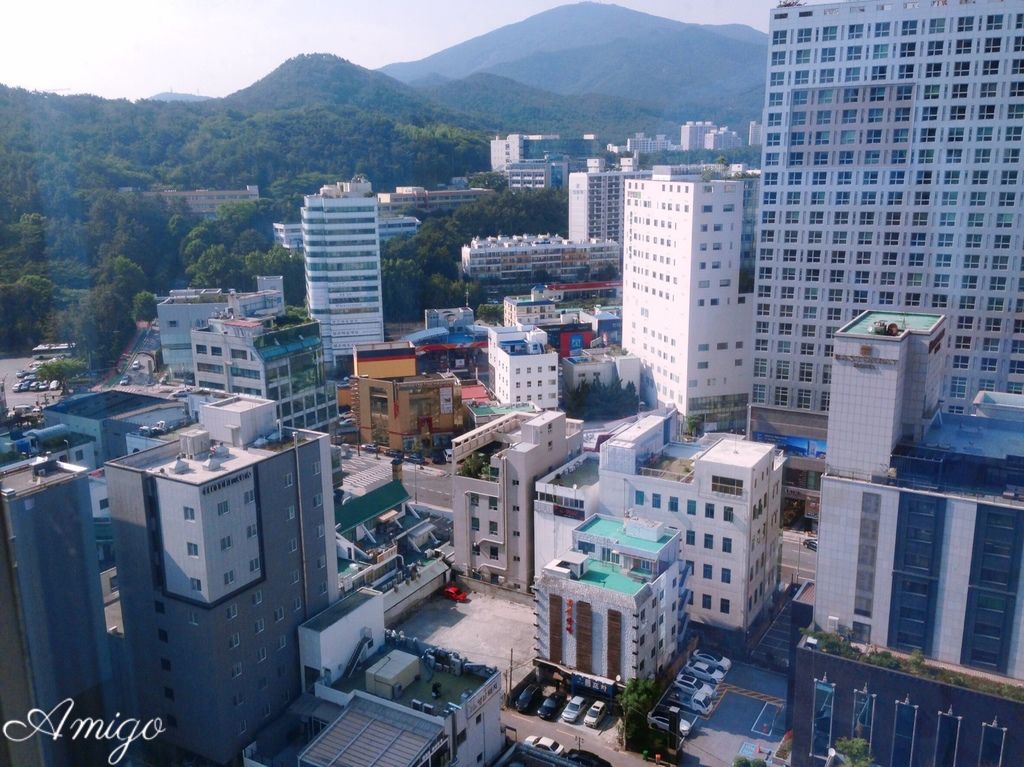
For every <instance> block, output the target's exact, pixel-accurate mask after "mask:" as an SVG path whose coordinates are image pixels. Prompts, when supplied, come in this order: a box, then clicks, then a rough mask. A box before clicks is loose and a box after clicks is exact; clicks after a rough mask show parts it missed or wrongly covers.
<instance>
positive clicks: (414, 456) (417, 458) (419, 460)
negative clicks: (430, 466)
mask: <svg viewBox="0 0 1024 767" xmlns="http://www.w3.org/2000/svg"><path fill="white" fill-rule="evenodd" d="M405 460H407V461H408V462H409V463H414V464H416V465H417V466H422V465H423V464H424V463H426V461H424V460H423V455H422V454H421V453H410V454H409V455H407V456H406V457H405Z"/></svg>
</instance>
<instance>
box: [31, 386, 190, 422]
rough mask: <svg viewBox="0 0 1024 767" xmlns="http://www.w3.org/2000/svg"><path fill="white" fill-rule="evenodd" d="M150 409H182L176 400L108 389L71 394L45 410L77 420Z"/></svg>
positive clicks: (108, 416)
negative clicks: (73, 417)
mask: <svg viewBox="0 0 1024 767" xmlns="http://www.w3.org/2000/svg"><path fill="white" fill-rule="evenodd" d="M151 407H166V408H170V407H176V408H178V409H182V408H183V405H182V403H181V402H179V401H178V400H174V399H167V398H166V397H151V396H149V395H148V394H136V393H135V392H130V391H120V390H117V389H108V390H107V391H99V392H87V393H83V394H73V395H71V396H70V397H66V398H64V399H63V400H61V401H60V402H57V403H54V404H53V405H50V406H49V407H48V408H46V412H50V413H61V414H65V415H70V416H75V417H77V418H93V419H100V418H117V417H118V416H122V415H125V414H127V413H135V412H138V411H140V410H145V409H146V408H151Z"/></svg>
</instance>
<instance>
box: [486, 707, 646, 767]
mask: <svg viewBox="0 0 1024 767" xmlns="http://www.w3.org/2000/svg"><path fill="white" fill-rule="evenodd" d="M582 722H583V719H582V717H580V723H579V724H566V723H565V722H562V721H559V720H555V721H553V722H546V721H544V720H543V719H541V718H540V717H539V716H530V715H526V714H520V713H519V712H517V711H516V710H515V709H514V708H506V709H504V710H502V712H501V723H502V724H504V725H505V727H506V732H507V734H508V735H509V737H511V738H512V739H513V740H517V741H519V742H520V743H521V742H522V741H523V740H525V739H526V738H528V737H529V736H530V735H542V736H543V735H546V736H548V737H549V738H554V740H556V741H557V742H558V743H560V744H562V745H563V746H565V748H566V749H567V750H568V749H570V748H578V749H583V750H584V751H591V752H593V753H595V754H597V755H598V756H600V757H601V758H602V759H607V760H608V761H609V762H611V763H612V764H614V765H615V766H616V767H622V766H623V765H641V764H644V760H643V758H642V757H641V756H640V755H638V754H632V753H630V752H628V751H620V750H619V731H618V722H619V720H618V718H617V717H616V718H613V717H610V716H609V717H605V720H604V723H603V724H602V725H601V729H600V730H593V729H591V728H589V727H586V726H584V725H583V723H582Z"/></svg>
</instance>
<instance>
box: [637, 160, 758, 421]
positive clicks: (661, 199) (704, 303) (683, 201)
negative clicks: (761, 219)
mask: <svg viewBox="0 0 1024 767" xmlns="http://www.w3.org/2000/svg"><path fill="white" fill-rule="evenodd" d="M756 188H757V182H756V180H755V179H747V178H737V179H729V180H713V181H704V180H702V179H701V178H699V177H695V176H690V175H680V174H677V173H675V172H674V171H673V169H672V168H670V167H667V166H659V167H658V168H656V169H655V172H654V175H653V177H652V178H651V179H650V180H644V179H634V180H629V181H626V223H625V227H626V229H625V239H624V260H623V297H622V316H623V328H622V345H623V346H624V347H625V348H626V349H627V350H628V351H630V352H631V353H633V354H635V355H636V356H638V357H640V359H641V360H642V361H643V363H644V376H643V385H642V387H641V389H642V391H641V396H642V397H643V399H644V400H645V401H647V402H650V403H655V402H658V403H662V404H666V405H673V406H675V407H676V408H677V409H678V410H679V411H680V412H682V413H683V414H684V415H686V416H692V417H694V418H698V419H700V420H702V421H703V422H704V424H705V427H706V428H707V429H709V430H713V429H728V428H742V427H743V426H744V425H745V424H746V417H747V416H746V408H747V402H748V399H749V392H750V386H751V366H750V328H751V322H752V316H751V314H752V311H753V305H752V301H751V296H750V293H749V291H750V274H749V273H750V269H751V268H752V265H751V264H750V263H749V257H750V255H751V253H750V248H751V246H752V243H751V242H750V241H749V240H748V239H747V237H746V236H745V235H749V234H750V232H751V227H752V225H753V218H752V209H751V208H752V205H753V204H754V201H755V200H756ZM748 224H749V225H748Z"/></svg>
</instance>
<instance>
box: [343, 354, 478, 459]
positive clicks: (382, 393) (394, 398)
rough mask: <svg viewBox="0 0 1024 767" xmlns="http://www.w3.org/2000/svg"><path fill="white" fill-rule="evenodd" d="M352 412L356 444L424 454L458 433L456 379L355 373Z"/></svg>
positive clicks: (452, 376) (459, 396) (460, 416)
mask: <svg viewBox="0 0 1024 767" xmlns="http://www.w3.org/2000/svg"><path fill="white" fill-rule="evenodd" d="M353 385H354V386H355V387H356V391H355V396H354V397H353V400H352V412H353V413H355V414H356V423H357V424H358V427H359V440H360V442H367V443H373V444H377V445H386V446H388V447H391V448H394V449H395V450H404V451H407V452H409V453H414V452H419V453H422V454H423V455H425V456H426V457H428V458H429V457H430V454H431V451H433V450H435V449H438V448H445V447H448V446H449V445H450V444H451V441H452V438H453V437H455V436H456V435H457V434H460V433H461V432H462V428H463V410H462V382H461V381H460V380H459V378H458V376H456V375H455V374H454V373H429V374H425V375H413V376H404V377H399V378H370V377H364V376H360V377H359V378H358V379H356V380H355V381H354V382H353Z"/></svg>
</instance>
